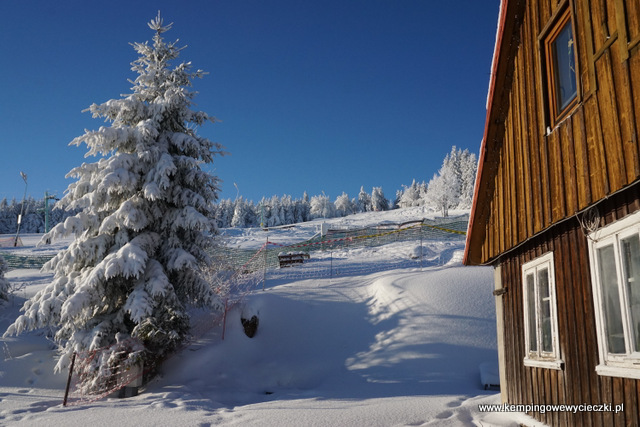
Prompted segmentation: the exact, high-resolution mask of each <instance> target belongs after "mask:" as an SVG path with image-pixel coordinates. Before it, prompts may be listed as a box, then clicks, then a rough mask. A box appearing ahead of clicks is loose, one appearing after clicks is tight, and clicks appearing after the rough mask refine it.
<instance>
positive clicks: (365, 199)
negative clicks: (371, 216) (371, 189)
mask: <svg viewBox="0 0 640 427" xmlns="http://www.w3.org/2000/svg"><path fill="white" fill-rule="evenodd" d="M356 203H357V209H358V212H369V211H371V210H372V207H371V196H370V195H369V194H368V193H367V192H366V191H364V186H362V187H360V192H359V193H358V201H357V202H356Z"/></svg>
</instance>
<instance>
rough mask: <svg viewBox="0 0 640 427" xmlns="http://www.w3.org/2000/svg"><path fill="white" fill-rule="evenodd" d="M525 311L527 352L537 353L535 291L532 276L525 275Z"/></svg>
mask: <svg viewBox="0 0 640 427" xmlns="http://www.w3.org/2000/svg"><path fill="white" fill-rule="evenodd" d="M527 311H528V316H527V325H528V328H529V330H528V332H529V351H538V337H537V332H536V330H537V328H536V289H535V283H534V277H533V274H528V275H527Z"/></svg>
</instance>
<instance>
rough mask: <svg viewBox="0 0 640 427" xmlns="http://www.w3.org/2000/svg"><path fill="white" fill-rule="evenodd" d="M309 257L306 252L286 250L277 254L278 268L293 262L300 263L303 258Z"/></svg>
mask: <svg viewBox="0 0 640 427" xmlns="http://www.w3.org/2000/svg"><path fill="white" fill-rule="evenodd" d="M309 258H311V257H310V256H309V254H308V253H306V252H288V253H280V254H278V262H279V263H280V268H283V267H291V266H292V265H294V264H302V263H303V262H304V260H305V259H309Z"/></svg>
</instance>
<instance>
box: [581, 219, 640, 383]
mask: <svg viewBox="0 0 640 427" xmlns="http://www.w3.org/2000/svg"><path fill="white" fill-rule="evenodd" d="M591 238H592V240H591V241H590V243H589V245H590V246H589V251H590V253H589V256H590V263H591V276H592V282H593V293H594V301H595V310H596V325H597V327H598V330H597V332H598V347H599V350H600V365H599V366H598V367H597V368H596V371H598V373H600V374H603V375H612V376H623V377H632V378H640V212H639V213H636V214H633V215H630V216H629V217H627V218H624V219H623V220H620V221H618V222H615V223H613V224H611V225H609V226H607V227H604V228H602V229H601V230H599V231H597V232H595V233H594V234H592V235H591ZM594 239H595V240H594Z"/></svg>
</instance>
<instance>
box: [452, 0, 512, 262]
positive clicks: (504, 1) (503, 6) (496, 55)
mask: <svg viewBox="0 0 640 427" xmlns="http://www.w3.org/2000/svg"><path fill="white" fill-rule="evenodd" d="M508 5H509V0H501V2H500V16H499V18H498V19H499V21H498V30H497V34H496V45H495V47H494V49H493V64H492V67H491V78H490V79H489V95H488V100H487V117H486V119H485V124H484V134H483V136H482V143H481V145H480V155H479V158H478V170H477V172H476V184H475V187H474V189H473V203H472V205H471V214H470V216H469V225H468V226H467V238H466V242H465V247H464V257H463V258H462V263H463V264H464V265H470V264H469V248H470V245H471V235H472V233H473V225H474V221H475V212H476V209H477V204H478V195H479V193H480V182H481V180H482V167H483V165H484V157H485V152H486V150H487V134H488V132H489V124H490V123H489V122H490V119H491V109H492V107H493V95H494V93H495V89H496V87H495V86H496V74H497V71H498V62H499V59H500V46H501V45H502V36H503V34H504V24H505V21H506V16H507V9H508V7H507V6H508Z"/></svg>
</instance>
